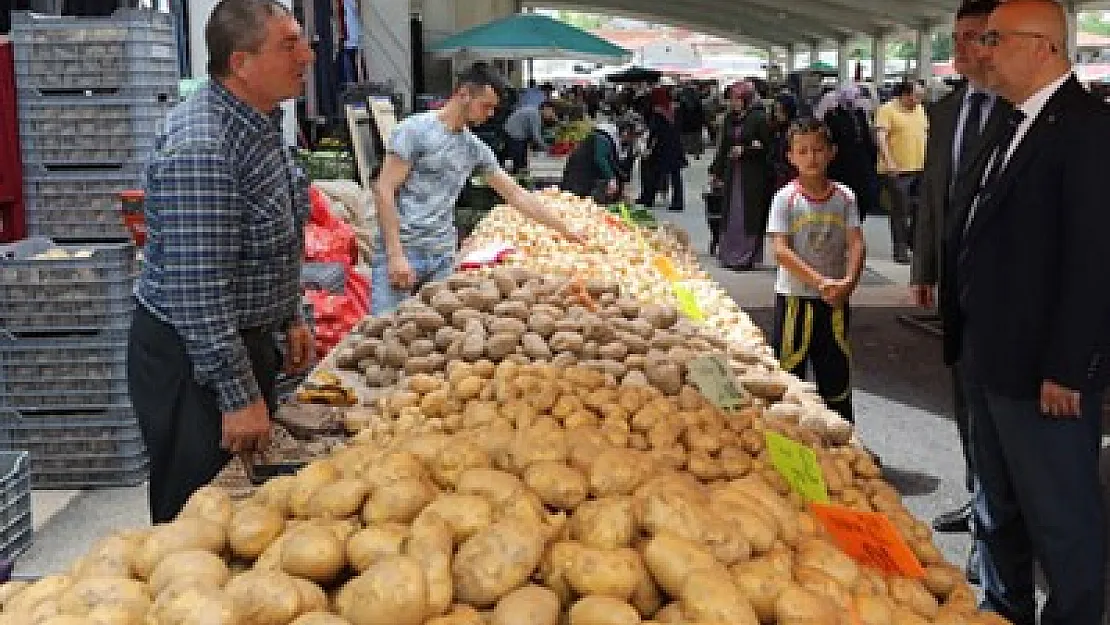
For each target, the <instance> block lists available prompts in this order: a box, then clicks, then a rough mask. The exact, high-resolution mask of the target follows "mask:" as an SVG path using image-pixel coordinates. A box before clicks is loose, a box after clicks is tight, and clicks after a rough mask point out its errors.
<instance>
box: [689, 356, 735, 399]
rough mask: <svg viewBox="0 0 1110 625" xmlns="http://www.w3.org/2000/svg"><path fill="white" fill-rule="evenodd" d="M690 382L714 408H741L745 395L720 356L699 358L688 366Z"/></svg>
mask: <svg viewBox="0 0 1110 625" xmlns="http://www.w3.org/2000/svg"><path fill="white" fill-rule="evenodd" d="M686 369H687V371H688V372H689V373H690V381H691V382H693V383H694V386H696V387H698V390H699V391H701V394H702V395H704V396H705V398H706V399H708V400H709V401H710V402H711V403H712V404H713V405H714V406H717V407H718V408H720V409H722V410H732V409H735V408H739V407H740V406H741V405H742V404H743V401H744V397H745V394H744V392H743V391H742V390H740V386H739V385H738V384H737V383H736V379H735V378H734V377H733V376H732V371H730V370H729V368H728V364H727V363H725V361H724V360H722V359H721V357H720V356H718V355H716V354H714V355H710V356H699V357H697V358H695V359H693V360H691V361H690V362H689V363H687V364H686Z"/></svg>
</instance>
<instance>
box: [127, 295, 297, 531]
mask: <svg viewBox="0 0 1110 625" xmlns="http://www.w3.org/2000/svg"><path fill="white" fill-rule="evenodd" d="M240 336H241V337H242V339H243V343H244V344H245V345H246V348H247V352H248V353H249V355H250V361H251V367H252V369H253V370H254V376H255V379H256V380H257V382H258V386H259V388H260V389H261V390H262V393H263V395H264V397H265V399H266V404H267V405H268V406H269V408H270V412H271V413H273V411H274V408H275V403H276V397H275V392H274V381H275V379H276V377H277V372H278V370H279V369H280V368H281V355H280V353H279V352H278V348H277V342H276V341H275V338H274V333H273V332H271V331H270V330H268V329H267V330H260V329H259V330H243V331H241V332H240ZM127 385H128V390H129V391H130V393H131V404H132V407H133V408H134V409H135V416H136V418H137V419H138V422H139V429H140V430H141V431H142V435H143V442H144V443H145V444H146V450H147V454H148V455H149V456H150V519H151V522H152V523H163V522H166V521H171V520H173V518H174V517H175V516H177V513H178V512H180V511H181V508H182V507H184V505H185V502H186V501H187V500H188V499H189V496H190V495H192V494H193V492H194V491H196V490H197V489H198V488H200V487H201V486H204V485H205V484H207V483H208V482H210V481H212V479H213V478H214V477H216V475H217V474H218V473H219V472H220V471H221V470H222V469H223V468H224V465H226V464H227V463H228V461H229V460H231V455H230V454H228V452H226V451H224V449H223V448H222V447H220V439H221V438H222V435H223V415H222V413H221V412H220V408H219V405H218V404H217V402H216V394H215V392H213V391H212V390H211V389H208V388H205V387H202V386H200V385H199V384H198V383H197V381H196V378H195V377H194V375H193V364H192V361H191V360H190V359H189V356H188V353H187V352H186V351H185V342H184V341H183V340H182V339H181V336H180V335H179V334H178V333H177V330H175V329H174V328H173V326H170V325H169V324H166V323H163V322H162V321H160V320H159V319H158V318H157V317H155V316H154V315H153V314H151V313H150V312H149V311H148V310H147V309H146V307H145V306H144V305H143V304H141V303H136V306H135V314H134V316H133V317H132V320H131V335H130V338H129V340H128V345H127Z"/></svg>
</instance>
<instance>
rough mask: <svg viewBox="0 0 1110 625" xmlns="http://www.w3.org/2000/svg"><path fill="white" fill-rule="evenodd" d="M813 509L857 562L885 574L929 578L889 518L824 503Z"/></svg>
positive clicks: (843, 548)
mask: <svg viewBox="0 0 1110 625" xmlns="http://www.w3.org/2000/svg"><path fill="white" fill-rule="evenodd" d="M809 506H810V509H811V510H813V514H814V516H816V517H817V519H818V520H819V521H820V522H821V525H823V526H824V527H825V529H826V530H827V531H828V532H829V534H831V535H832V537H833V540H835V541H836V544H837V545H838V546H839V547H840V548H841V549H842V550H844V553H846V554H848V555H849V556H851V557H852V558H854V559H855V560H856V562H859V563H860V564H863V565H866V566H871V567H874V568H876V569H879V570H880V571H882V572H884V573H890V574H894V575H902V576H904V577H910V578H914V579H920V578H922V577H924V576H925V569H923V568H921V563H920V562H918V561H917V557H916V556H914V555H913V551H911V550H910V547H909V545H907V544H906V541H905V540H903V539H902V536H901V535H900V534H899V533H898V530H896V529H895V528H894V525H893V524H891V522H890V519H888V518H886V516H885V515H883V514H881V513H878V512H859V511H857V510H851V509H849V508H845V507H843V506H833V505H827V504H820V503H810V504H809Z"/></svg>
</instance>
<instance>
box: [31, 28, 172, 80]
mask: <svg viewBox="0 0 1110 625" xmlns="http://www.w3.org/2000/svg"><path fill="white" fill-rule="evenodd" d="M166 17H167V16H165V15H164V14H159V13H156V12H149V11H145V12H144V11H122V12H117V13H116V14H114V15H112V16H111V17H107V18H83V17H60V18H59V17H49V16H41V15H35V14H31V13H16V14H13V16H12V33H11V38H12V41H13V44H14V53H15V74H16V76H17V78H18V82H19V86H20V89H21V90H23V91H25V92H28V93H31V94H36V95H50V94H53V93H71V92H74V91H80V90H90V91H93V92H95V93H118V92H120V91H121V90H123V91H129V90H133V89H135V88H140V87H141V88H143V89H148V90H149V89H157V90H161V91H165V92H166V93H168V94H173V95H175V96H176V93H177V89H176V81H177V80H178V79H179V78H180V77H179V72H178V63H177V41H176V37H175V35H174V30H173V25H172V23H171V22H170V21H169V20H168V19H166ZM21 95H24V94H21Z"/></svg>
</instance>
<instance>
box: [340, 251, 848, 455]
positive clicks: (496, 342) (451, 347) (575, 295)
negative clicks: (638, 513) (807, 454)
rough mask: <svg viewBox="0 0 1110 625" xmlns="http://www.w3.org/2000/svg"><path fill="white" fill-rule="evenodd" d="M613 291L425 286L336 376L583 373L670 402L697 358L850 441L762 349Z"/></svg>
mask: <svg viewBox="0 0 1110 625" xmlns="http://www.w3.org/2000/svg"><path fill="white" fill-rule="evenodd" d="M617 290H618V289H617V287H616V286H615V285H612V284H606V283H602V282H598V281H592V282H588V283H584V284H583V283H575V282H572V281H569V280H567V279H565V278H549V277H541V276H538V275H536V274H534V273H532V272H529V271H526V270H520V269H510V268H496V269H493V270H488V271H485V272H469V273H462V274H456V275H454V276H451V277H450V278H448V279H447V280H445V281H443V282H433V283H430V284H427V285H425V286H424V287H423V288H422V289H421V291H420V294H419V297H417V298H412V299H410V300H409V301H407V302H405V303H403V304H402V305H401V307H400V309H399V310H398V311H396V312H395V313H392V314H390V315H386V316H382V317H370V318H367V319H366V320H364V321H363V322H362V323H361V324H360V325H359V326H357V327H356V328H355V331H354V332H352V334H351V335H349V336H348V337H347V338H346V339H345V340H344V342H343V343H342V344H341V345H340V347H339V348H338V349H337V351H336V354H335V359H334V365H335V366H336V367H338V368H339V369H341V370H350V371H360V372H361V373H362V374H363V376H364V379H365V381H366V383H367V384H368V385H369V386H371V387H377V388H384V387H391V386H393V385H395V384H397V383H399V382H401V380H402V378H404V377H405V376H412V375H418V374H434V373H443V372H446V371H447V369H448V367H449V365H450V364H451V363H456V362H467V363H473V362H478V361H480V360H485V361H488V362H490V363H494V364H497V363H501V362H504V361H509V362H514V363H529V362H549V363H552V364H554V365H556V366H558V367H567V366H571V365H583V366H587V367H590V368H593V369H597V370H599V371H602V372H604V373H606V374H608V375H610V376H612V377H613V379H614V380H616V381H618V382H619V383H620V384H624V385H645V384H649V385H652V386H655V387H656V388H658V389H660V390H661V391H663V392H664V393H665V394H667V395H672V396H674V395H678V394H679V393H681V392H682V391H683V388H684V387H686V386H688V385H689V382H688V378H689V375H688V373H689V372H688V371H687V364H688V363H689V362H690V361H691V360H692V359H694V358H696V357H699V356H702V355H705V354H711V353H718V354H720V355H721V356H722V358H725V359H727V361H728V362H729V363H730V365H731V367H732V369H733V371H734V372H735V373H736V374H737V375H738V376H739V381H740V383H741V385H742V386H743V387H744V388H745V389H747V392H749V393H750V394H751V397H750V398H748V400H749V402H750V403H751V404H752V405H754V404H756V403H762V404H768V405H769V404H775V403H781V404H784V405H783V407H782V408H779V409H776V410H782V411H783V413H784V414H787V415H789V416H793V417H794V418H798V417H799V416H804V417H805V421H806V423H807V425H809V426H811V427H813V428H814V430H815V431H817V432H819V433H820V434H821V435H822V436H823V437H825V438H826V440H828V441H831V442H836V443H844V442H846V441H847V440H848V439H850V438H851V436H852V429H851V426H850V425H849V424H848V423H846V422H844V421H843V420H842V419H840V417H839V416H838V415H837V414H836V413H834V412H832V411H830V410H828V409H827V408H826V407H825V406H824V405H823V403H822V402H821V399H820V397H819V396H818V395H817V394H816V393H815V392H814V391H813V389H812V387H811V386H809V385H806V384H804V383H802V382H800V381H799V380H798V379H797V378H794V377H793V376H790V375H788V374H786V373H784V372H783V371H782V370H781V369H780V368H779V367H778V364H777V362H776V361H775V358H774V355H773V354H772V353H771V352H770V350H769V349H767V348H766V347H765V346H763V347H759V348H756V347H749V348H743V347H741V346H738V345H737V344H735V343H729V342H727V341H725V340H724V339H722V338H721V337H719V336H716V335H714V334H712V333H709V332H706V331H705V330H704V329H703V328H702V327H700V326H699V325H698V324H695V323H693V322H691V321H690V320H688V319H686V318H684V317H681V316H680V315H679V314H678V313H677V312H676V310H675V309H674V307H673V306H668V305H660V304H640V303H638V302H637V301H635V300H632V299H629V298H623V297H620V296H619V295H618V293H617Z"/></svg>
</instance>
